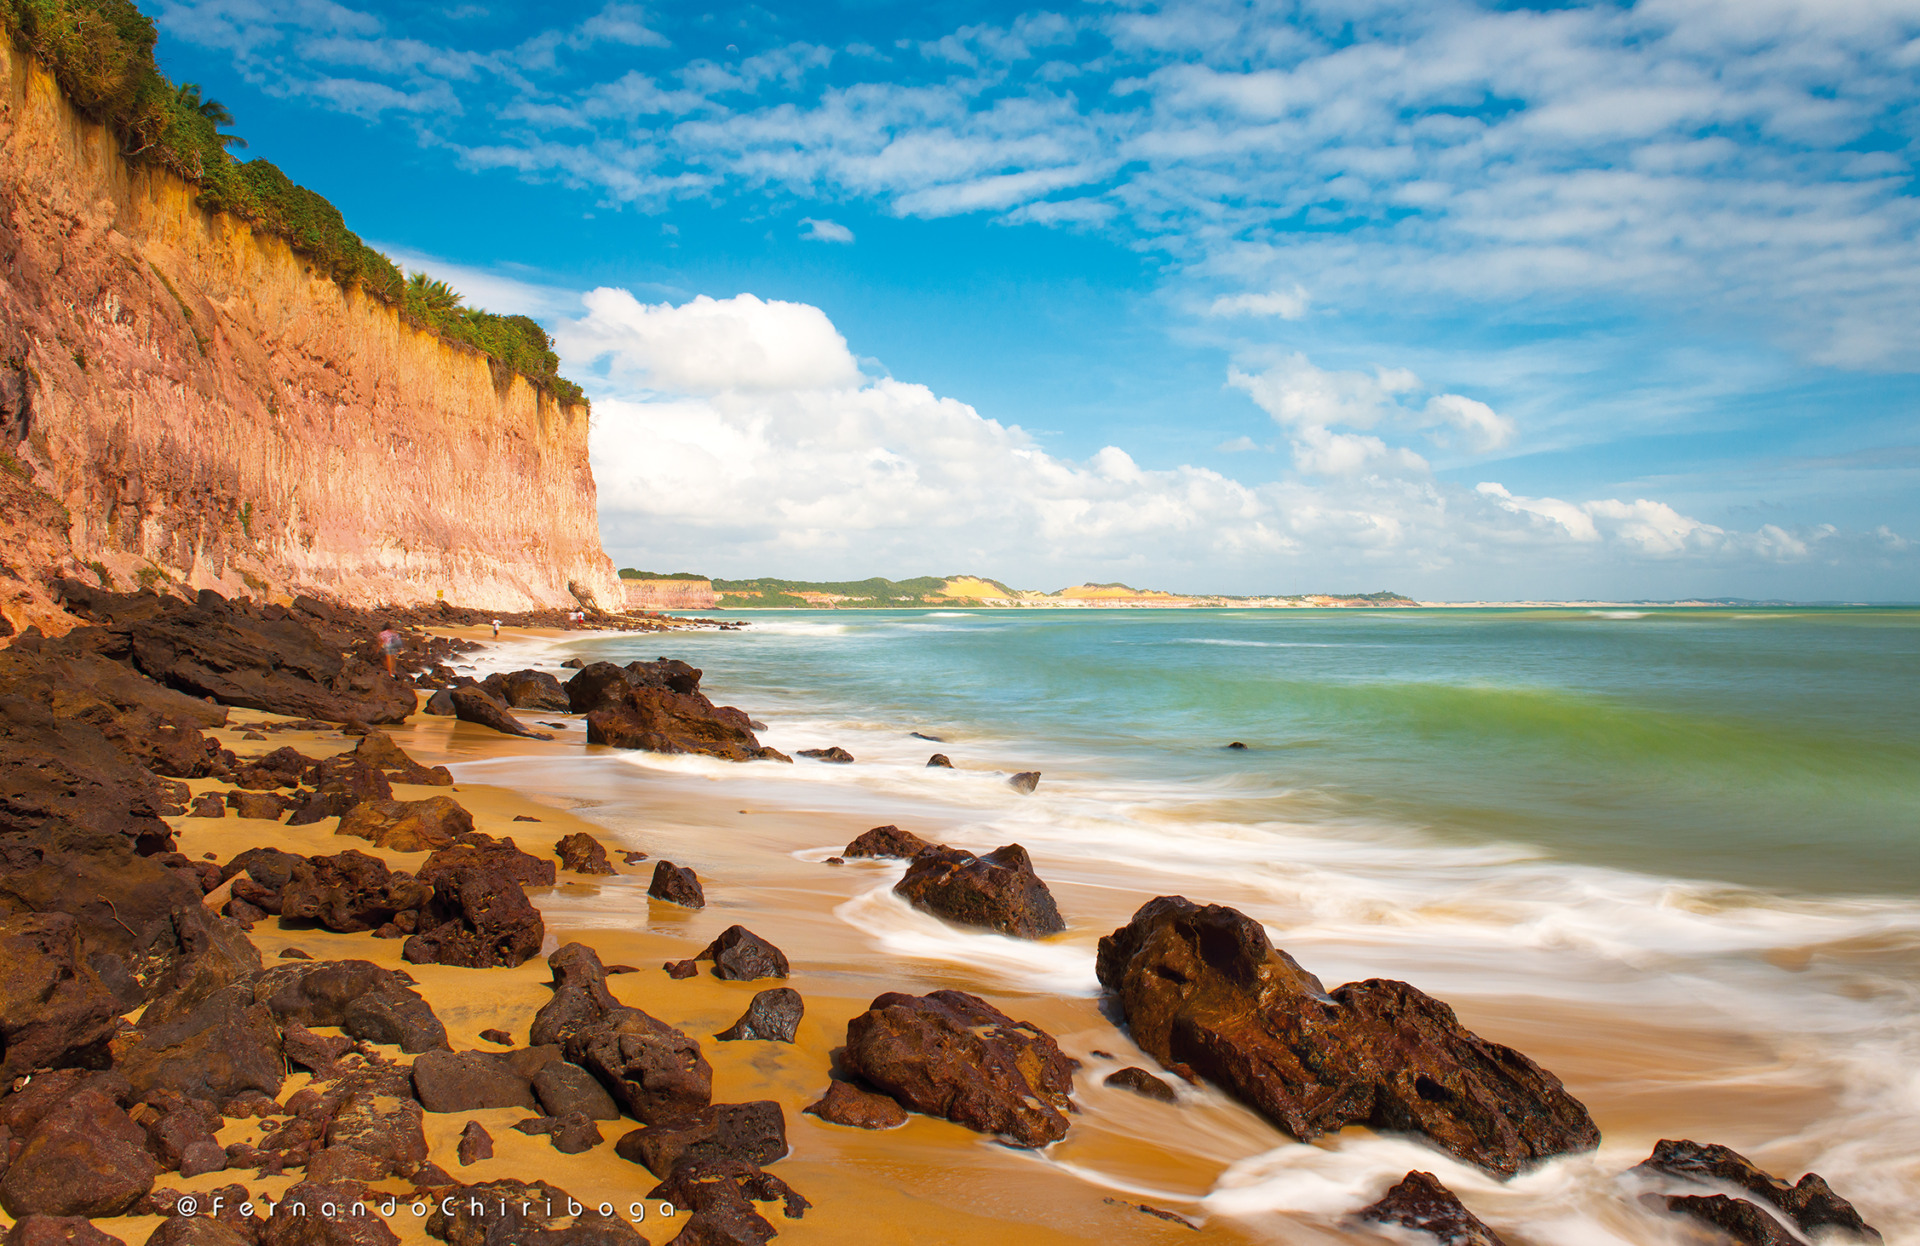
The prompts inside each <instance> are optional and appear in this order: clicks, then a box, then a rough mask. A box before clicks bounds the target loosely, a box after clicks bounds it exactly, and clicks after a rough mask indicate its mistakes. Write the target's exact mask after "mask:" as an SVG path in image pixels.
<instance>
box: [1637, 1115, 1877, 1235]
mask: <svg viewBox="0 0 1920 1246" xmlns="http://www.w3.org/2000/svg"><path fill="white" fill-rule="evenodd" d="M1639 1167H1640V1168H1641V1169H1645V1170H1647V1171H1650V1172H1657V1173H1664V1174H1666V1175H1667V1176H1671V1177H1680V1178H1682V1179H1684V1180H1688V1181H1698V1182H1703V1183H1712V1182H1720V1183H1724V1184H1726V1185H1730V1186H1734V1187H1736V1188H1738V1189H1742V1190H1745V1191H1747V1192H1748V1193H1749V1194H1753V1195H1755V1196H1757V1197H1759V1198H1761V1199H1763V1200H1764V1201H1766V1202H1767V1203H1770V1204H1772V1205H1773V1206H1775V1207H1778V1208H1779V1209H1780V1210H1781V1211H1783V1212H1785V1213H1786V1214H1787V1215H1788V1216H1789V1217H1791V1218H1792V1220H1793V1222H1794V1223H1795V1224H1797V1225H1799V1226H1800V1230H1801V1231H1802V1232H1803V1233H1806V1234H1808V1235H1809V1236H1813V1235H1815V1234H1818V1233H1821V1232H1824V1231H1826V1230H1828V1229H1838V1230H1840V1231H1842V1232H1844V1233H1848V1234H1851V1235H1852V1236H1854V1237H1858V1238H1863V1239H1867V1240H1870V1241H1878V1240H1879V1239H1880V1232H1879V1230H1877V1229H1875V1228H1874V1227H1873V1226H1872V1225H1870V1224H1868V1223H1867V1222H1866V1221H1864V1220H1862V1219H1861V1218H1860V1213H1859V1212H1857V1211H1855V1210H1854V1208H1853V1204H1852V1203H1849V1202H1848V1201H1847V1200H1846V1199H1844V1198H1841V1197H1840V1196H1839V1195H1838V1194H1835V1193H1834V1192H1833V1189H1832V1188H1831V1187H1830V1186H1828V1185H1827V1183H1826V1181H1825V1179H1824V1178H1822V1177H1821V1176H1820V1175H1819V1174H1818V1173H1811V1172H1810V1173H1807V1174H1805V1175H1804V1176H1802V1177H1801V1178H1800V1180H1799V1182H1798V1183H1796V1184H1794V1185H1788V1184H1787V1183H1786V1182H1785V1181H1782V1180H1781V1179H1780V1178H1778V1177H1776V1176H1774V1175H1773V1174H1771V1173H1769V1172H1766V1171H1764V1170H1762V1169H1761V1168H1759V1167H1758V1166H1756V1165H1755V1164H1754V1163H1753V1161H1752V1160H1749V1159H1748V1158H1747V1157H1746V1156H1744V1155H1742V1154H1740V1153H1739V1152H1738V1151H1735V1150H1733V1149H1732V1148H1730V1147H1724V1146H1720V1145H1718V1144H1716V1143H1700V1142H1688V1141H1684V1140H1681V1141H1675V1140H1673V1139H1665V1138H1663V1139H1661V1140H1660V1141H1659V1142H1657V1143H1655V1144H1654V1147H1653V1154H1652V1155H1650V1156H1648V1157H1647V1158H1646V1159H1645V1160H1643V1161H1642V1162H1641V1163H1640V1165H1639Z"/></svg>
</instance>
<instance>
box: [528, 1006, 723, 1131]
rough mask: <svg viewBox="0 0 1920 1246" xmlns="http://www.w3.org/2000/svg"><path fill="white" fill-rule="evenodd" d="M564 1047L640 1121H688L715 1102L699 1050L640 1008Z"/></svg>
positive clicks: (578, 1034)
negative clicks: (689, 1117) (683, 1118)
mask: <svg viewBox="0 0 1920 1246" xmlns="http://www.w3.org/2000/svg"><path fill="white" fill-rule="evenodd" d="M562 1047H563V1050H564V1051H565V1052H566V1056H567V1059H568V1060H570V1061H572V1062H573V1063H575V1064H577V1065H579V1066H580V1067H581V1068H583V1069H586V1070H587V1071H588V1072H589V1073H591V1074H593V1075H594V1077H596V1078H598V1079H599V1081H600V1084H601V1085H602V1086H605V1087H606V1088H607V1090H608V1092H609V1093H611V1094H612V1095H613V1098H614V1101H615V1102H616V1103H618V1104H619V1105H620V1107H621V1108H622V1109H623V1110H624V1111H625V1112H626V1113H627V1114H628V1115H629V1116H631V1117H633V1118H634V1119H635V1120H637V1121H641V1122H644V1123H648V1124H652V1123H654V1122H657V1121H663V1120H669V1119H673V1118H676V1117H680V1116H685V1115H687V1114H688V1113H690V1112H694V1111H697V1110H698V1109H700V1108H704V1107H706V1106H707V1104H708V1103H710V1102H712V1100H713V1069H712V1067H711V1066H709V1065H708V1064H707V1062H706V1059H705V1058H704V1057H703V1056H701V1054H700V1044H699V1043H696V1042H694V1041H693V1040H692V1039H691V1038H688V1037H687V1036H686V1035H685V1034H683V1033H681V1032H680V1031H679V1030H676V1029H674V1028H673V1027H672V1026H670V1025H668V1024H667V1023H666V1022H664V1021H661V1020H658V1019H657V1018H655V1017H652V1016H649V1015H648V1014H647V1013H644V1012H642V1011H640V1009H638V1008H625V1007H616V1008H615V1009H614V1010H613V1011H611V1012H609V1013H608V1014H607V1015H606V1016H605V1017H604V1018H602V1019H601V1020H599V1021H597V1022H595V1023H593V1024H591V1025H588V1026H585V1027H583V1028H581V1029H578V1030H575V1031H574V1032H573V1033H572V1034H570V1035H569V1036H568V1037H567V1040H566V1042H565V1043H564V1044H563V1045H562Z"/></svg>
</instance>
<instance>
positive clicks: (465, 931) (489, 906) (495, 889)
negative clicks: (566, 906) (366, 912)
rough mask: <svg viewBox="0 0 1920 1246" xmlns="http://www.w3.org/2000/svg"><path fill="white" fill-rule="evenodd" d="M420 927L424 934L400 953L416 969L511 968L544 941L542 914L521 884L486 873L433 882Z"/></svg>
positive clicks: (465, 873) (468, 872) (478, 871)
mask: <svg viewBox="0 0 1920 1246" xmlns="http://www.w3.org/2000/svg"><path fill="white" fill-rule="evenodd" d="M421 925H422V926H423V927H425V929H423V930H421V932H420V933H419V934H417V935H414V936H413V937H412V938H410V939H408V940H407V941H406V943H405V944H403V945H402V947H401V949H400V954H401V955H402V956H404V957H405V958H406V959H407V960H409V961H411V962H412V963H414V964H416V965H463V966H466V967H467V968H469V969H490V968H493V967H494V966H496V965H498V966H505V967H508V968H511V967H513V966H514V965H518V964H520V963H521V962H523V961H525V960H526V959H528V958H529V957H531V956H534V955H536V954H537V953H538V952H539V951H540V944H541V943H542V942H543V941H544V940H545V939H546V937H547V929H546V923H545V922H544V921H543V920H542V919H541V917H540V910H539V909H537V908H535V907H533V904H532V902H531V901H529V900H528V899H527V893H526V892H525V891H522V890H521V889H520V884H519V883H517V882H515V881H514V880H512V879H511V878H507V877H506V876H504V875H502V874H499V873H496V872H494V871H491V870H484V869H473V870H466V871H463V872H462V873H459V874H455V875H452V876H450V877H443V878H440V879H437V880H436V881H435V882H434V885H433V902H432V904H431V905H430V906H429V907H428V908H427V909H425V910H423V915H422V919H421Z"/></svg>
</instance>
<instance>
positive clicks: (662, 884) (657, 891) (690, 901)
mask: <svg viewBox="0 0 1920 1246" xmlns="http://www.w3.org/2000/svg"><path fill="white" fill-rule="evenodd" d="M647 894H648V895H650V896H652V897H653V898H654V899H656V900H665V901H666V902H667V903H669V904H678V905H681V906H682V907H685V908H690V909H703V908H705V907H707V893H706V889H705V888H703V887H701V886H700V876H699V875H698V874H695V873H694V872H693V870H692V869H691V868H690V867H688V866H684V865H675V864H674V863H673V862H671V861H668V860H665V859H662V860H659V861H656V862H654V863H653V879H652V881H651V882H649V883H648V884H647Z"/></svg>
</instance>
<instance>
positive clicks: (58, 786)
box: [0, 695, 173, 853]
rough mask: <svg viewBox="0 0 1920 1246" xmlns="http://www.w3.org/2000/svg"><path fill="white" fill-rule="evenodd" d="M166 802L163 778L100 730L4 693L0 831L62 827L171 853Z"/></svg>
mask: <svg viewBox="0 0 1920 1246" xmlns="http://www.w3.org/2000/svg"><path fill="white" fill-rule="evenodd" d="M164 800H165V795H164V793H163V792H162V790H161V787H160V784H159V782H158V780H156V779H155V778H154V777H153V775H152V774H151V773H149V772H148V771H147V769H146V768H145V767H143V766H141V765H139V764H138V763H137V762H135V761H133V760H132V759H131V758H129V757H128V756H127V755H126V754H125V753H123V752H121V751H120V749H119V748H117V747H115V745H114V744H113V743H112V742H111V741H109V740H108V739H107V738H106V736H104V735H102V734H101V732H100V730H99V728H97V727H95V726H93V725H91V724H89V723H84V722H76V721H74V720H71V719H62V718H56V717H55V716H54V715H53V714H52V713H51V712H50V711H48V710H47V709H46V708H44V707H42V706H40V705H37V704H34V703H33V702H31V701H28V700H26V699H24V698H22V697H18V696H10V695H3V696H0V835H31V834H34V833H35V832H39V831H42V830H45V829H48V828H50V827H51V826H53V825H55V824H65V825H69V826H73V827H79V828H84V829H86V830H89V831H92V832H95V833H97V834H100V835H110V836H117V837H120V838H121V839H122V840H124V842H125V843H126V844H127V846H128V847H130V848H132V849H134V850H135V851H138V852H142V853H153V852H168V851H171V850H172V849H173V831H172V828H170V827H169V826H168V825H167V824H166V823H165V822H163V821H161V819H160V808H161V805H162V804H163V802H164ZM36 842H44V841H43V840H36Z"/></svg>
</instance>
